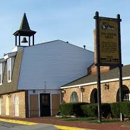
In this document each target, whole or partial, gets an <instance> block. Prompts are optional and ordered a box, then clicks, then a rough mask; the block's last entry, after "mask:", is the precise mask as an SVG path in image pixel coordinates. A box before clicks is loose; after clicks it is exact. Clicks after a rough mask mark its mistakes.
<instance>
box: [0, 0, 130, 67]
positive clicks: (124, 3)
mask: <svg viewBox="0 0 130 130" xmlns="http://www.w3.org/2000/svg"><path fill="white" fill-rule="evenodd" d="M0 5H1V7H0V28H1V32H0V58H3V55H4V54H6V53H9V52H11V50H12V48H14V47H15V37H14V35H13V33H14V32H15V31H17V30H18V29H19V27H20V24H21V20H22V17H23V14H24V13H26V16H27V19H28V22H29V25H30V28H31V29H32V30H34V31H36V32H37V33H36V34H35V44H38V43H43V42H48V41H53V40H57V39H59V40H63V41H68V42H69V43H71V44H74V45H76V46H79V47H83V45H86V49H88V50H91V51H94V36H93V30H94V28H95V19H94V18H93V17H94V16H95V12H96V11H98V12H99V16H102V17H111V18H117V14H120V18H121V19H122V21H121V47H122V48H121V50H122V51H121V53H122V63H123V65H127V64H130V0H3V1H0Z"/></svg>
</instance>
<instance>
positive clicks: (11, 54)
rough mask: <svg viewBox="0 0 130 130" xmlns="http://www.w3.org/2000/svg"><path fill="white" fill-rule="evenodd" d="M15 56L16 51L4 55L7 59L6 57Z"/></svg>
mask: <svg viewBox="0 0 130 130" xmlns="http://www.w3.org/2000/svg"><path fill="white" fill-rule="evenodd" d="M14 56H16V52H11V53H7V54H5V55H4V59H5V60H6V59H8V58H10V57H14Z"/></svg>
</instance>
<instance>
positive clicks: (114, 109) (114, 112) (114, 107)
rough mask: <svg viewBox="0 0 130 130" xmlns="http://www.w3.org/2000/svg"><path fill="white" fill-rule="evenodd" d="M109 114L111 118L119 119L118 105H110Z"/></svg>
mask: <svg viewBox="0 0 130 130" xmlns="http://www.w3.org/2000/svg"><path fill="white" fill-rule="evenodd" d="M110 106H111V113H112V116H114V117H116V118H119V117H120V103H118V102H117V103H111V104H110Z"/></svg>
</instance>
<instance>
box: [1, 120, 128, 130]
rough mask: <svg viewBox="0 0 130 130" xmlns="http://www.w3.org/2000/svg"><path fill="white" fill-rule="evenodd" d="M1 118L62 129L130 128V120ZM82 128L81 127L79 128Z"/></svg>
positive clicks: (112, 129)
mask: <svg viewBox="0 0 130 130" xmlns="http://www.w3.org/2000/svg"><path fill="white" fill-rule="evenodd" d="M0 119H5V122H6V121H9V120H12V122H13V121H14V120H15V121H14V122H15V123H16V120H17V122H18V123H19V121H23V122H24V123H25V124H33V123H34V124H35V123H44V124H52V125H54V126H55V127H57V128H58V129H61V130H76V129H77V130H93V129H95V130H130V122H117V123H104V124H97V123H88V122H84V121H63V120H59V119H56V118H52V117H38V118H7V117H0ZM79 128H81V129H79Z"/></svg>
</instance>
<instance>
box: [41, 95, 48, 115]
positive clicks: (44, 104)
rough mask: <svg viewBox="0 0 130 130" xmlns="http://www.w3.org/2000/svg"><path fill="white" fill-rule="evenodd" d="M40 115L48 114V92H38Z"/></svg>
mask: <svg viewBox="0 0 130 130" xmlns="http://www.w3.org/2000/svg"><path fill="white" fill-rule="evenodd" d="M40 108H41V109H40V113H41V116H50V94H48V93H45V94H40Z"/></svg>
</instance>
